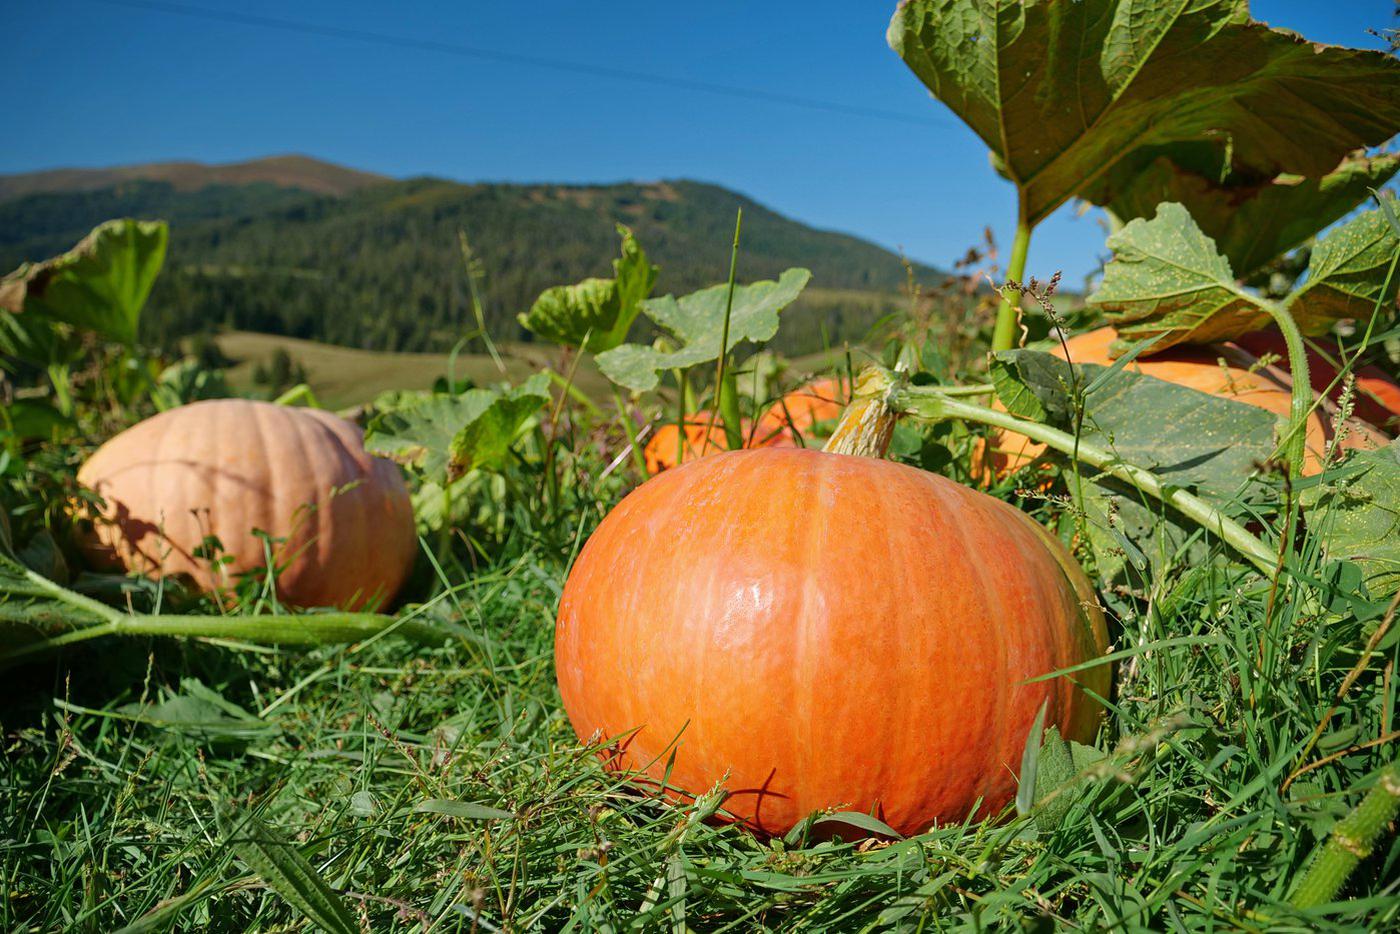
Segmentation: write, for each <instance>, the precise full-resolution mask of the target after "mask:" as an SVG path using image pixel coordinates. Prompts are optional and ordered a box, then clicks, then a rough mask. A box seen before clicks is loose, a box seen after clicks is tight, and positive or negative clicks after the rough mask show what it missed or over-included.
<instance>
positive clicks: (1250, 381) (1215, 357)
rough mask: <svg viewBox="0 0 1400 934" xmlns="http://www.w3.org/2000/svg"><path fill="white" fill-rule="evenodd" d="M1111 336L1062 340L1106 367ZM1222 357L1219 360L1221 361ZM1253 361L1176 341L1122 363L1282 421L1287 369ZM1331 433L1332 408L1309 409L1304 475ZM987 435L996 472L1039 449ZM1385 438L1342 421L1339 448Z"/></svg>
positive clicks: (1106, 330)
mask: <svg viewBox="0 0 1400 934" xmlns="http://www.w3.org/2000/svg"><path fill="white" fill-rule="evenodd" d="M1117 337H1118V333H1117V331H1115V330H1114V329H1113V328H1112V327H1102V328H1098V329H1097V330H1093V331H1087V332H1085V333H1083V334H1079V335H1076V336H1075V337H1072V338H1070V339H1069V340H1068V341H1066V342H1065V343H1066V345H1067V346H1068V348H1069V355H1070V359H1071V360H1072V361H1073V362H1075V363H1097V364H1100V365H1102V366H1108V365H1110V364H1112V363H1113V358H1112V357H1110V356H1109V345H1110V344H1112V343H1113V341H1114V340H1116V339H1117ZM1051 353H1053V354H1054V355H1055V356H1057V357H1059V358H1061V359H1064V357H1065V348H1064V347H1063V346H1057V347H1054V348H1052V349H1051ZM1222 360H1224V365H1222V364H1221V361H1222ZM1258 362H1259V361H1258V359H1257V358H1255V357H1254V356H1253V355H1251V354H1249V353H1248V352H1247V351H1245V350H1244V349H1242V348H1240V347H1237V346H1234V345H1232V344H1211V345H1207V346H1189V345H1177V346H1175V347H1172V348H1170V349H1169V350H1166V351H1164V352H1162V353H1159V354H1153V355H1152V356H1150V357H1138V358H1136V359H1135V360H1133V361H1132V362H1131V363H1129V364H1128V365H1127V369H1129V370H1131V371H1133V372H1135V373H1141V374H1143V375H1144V376H1151V377H1155V378H1156V379H1160V380H1164V381H1166V382H1169V383H1176V384H1177V385H1178V386H1186V387H1188V388H1190V389H1195V390H1197V391H1199V392H1204V393H1209V394H1210V395H1213V396H1220V397H1221V398H1225V399H1232V400H1234V401H1235V402H1244V403H1247V404H1249V405H1253V406H1257V407H1258V408H1261V409H1266V410H1268V411H1270V412H1272V413H1274V414H1275V415H1277V416H1279V417H1280V418H1281V419H1284V420H1286V419H1287V418H1288V416H1289V412H1290V409H1291V406H1292V402H1293V396H1292V390H1291V388H1290V387H1291V383H1290V382H1289V379H1288V374H1287V372H1286V371H1284V370H1281V369H1279V368H1278V367H1272V366H1271V367H1262V368H1259V369H1254V370H1251V369H1250V367H1251V366H1254V365H1256V364H1257V363H1258ZM1333 435H1334V432H1333V430H1332V413H1331V412H1329V411H1326V410H1325V409H1324V408H1322V407H1319V408H1317V409H1315V410H1314V411H1313V413H1312V415H1311V416H1310V417H1309V418H1308V426H1307V431H1306V440H1305V444H1306V452H1305V455H1304V462H1303V474H1304V475H1306V476H1311V475H1313V474H1317V473H1321V472H1322V469H1323V466H1324V465H1323V458H1324V457H1325V455H1326V451H1327V445H1328V443H1329V442H1330V441H1331V440H1332V437H1333ZM993 437H994V439H995V440H994V442H993V446H994V450H993V452H992V456H991V458H990V463H989V464H988V466H990V467H991V468H992V469H993V470H995V471H996V473H997V475H999V476H1002V475H1005V474H1007V473H1009V472H1010V471H1012V470H1015V469H1016V468H1018V467H1020V466H1022V465H1023V464H1025V463H1028V462H1029V461H1031V460H1033V459H1034V458H1036V457H1039V456H1040V454H1041V453H1042V452H1043V451H1044V450H1045V448H1044V446H1043V445H1039V444H1036V443H1034V442H1032V441H1030V440H1029V439H1027V438H1025V437H1023V436H1021V435H1018V434H1014V433H1011V432H1001V433H998V434H996V435H994V436H993ZM1385 442H1386V439H1385V437H1384V436H1383V435H1382V434H1381V433H1380V432H1378V431H1377V430H1376V429H1375V428H1373V427H1371V426H1370V425H1368V424H1366V423H1365V422H1362V421H1360V420H1358V419H1353V420H1352V421H1351V422H1349V423H1348V430H1347V433H1346V435H1345V436H1344V437H1343V439H1342V444H1341V447H1342V448H1343V449H1363V450H1365V449H1370V448H1375V447H1379V446H1381V445H1383V444H1385Z"/></svg>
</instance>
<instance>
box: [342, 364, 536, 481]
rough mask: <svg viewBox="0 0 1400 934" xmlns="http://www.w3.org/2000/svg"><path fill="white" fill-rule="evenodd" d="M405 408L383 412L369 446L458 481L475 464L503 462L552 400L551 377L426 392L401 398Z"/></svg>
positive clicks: (370, 432) (372, 428)
mask: <svg viewBox="0 0 1400 934" xmlns="http://www.w3.org/2000/svg"><path fill="white" fill-rule="evenodd" d="M400 398H401V404H400V406H399V407H396V408H390V409H388V410H387V411H385V412H382V413H381V414H379V415H377V416H376V417H375V418H374V419H373V420H372V421H371V422H370V424H369V427H368V429H367V430H366V432H365V448H366V449H367V450H369V451H372V452H373V453H375V454H382V455H384V456H385V457H390V458H393V459H394V460H396V461H398V462H399V463H401V464H406V465H409V466H412V467H416V468H418V469H419V470H421V471H423V473H424V474H425V475H426V476H427V477H429V478H430V479H439V478H444V477H445V478H446V479H448V480H454V479H456V478H457V477H460V476H461V475H462V474H464V473H466V472H467V471H468V470H471V469H472V468H474V467H476V468H481V469H491V468H493V467H495V466H497V465H498V464H499V463H500V461H501V459H502V458H503V457H504V456H505V454H506V452H507V451H508V450H509V449H510V445H511V442H513V441H514V440H515V437H516V435H517V434H518V433H519V431H520V429H521V427H522V426H523V425H524V424H525V421H526V420H527V419H528V418H529V417H530V416H531V415H533V414H535V412H537V411H539V409H540V408H541V407H542V406H543V405H544V404H545V403H547V402H548V401H549V398H550V396H549V376H548V375H547V374H545V373H536V374H535V375H534V376H532V377H530V378H529V379H528V380H526V381H525V382H524V383H522V384H520V385H519V386H517V387H515V388H513V389H509V390H506V391H504V392H497V391H495V390H492V389H471V390H468V391H467V392H464V393H462V394H460V395H455V396H453V395H443V394H429V393H423V394H422V395H420V396H419V397H417V398H416V399H415V398H413V397H400Z"/></svg>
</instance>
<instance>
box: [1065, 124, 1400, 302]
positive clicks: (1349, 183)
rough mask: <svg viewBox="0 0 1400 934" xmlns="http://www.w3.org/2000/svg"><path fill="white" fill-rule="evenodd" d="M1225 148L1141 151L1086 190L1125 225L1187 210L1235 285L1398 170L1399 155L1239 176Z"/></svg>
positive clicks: (1199, 145)
mask: <svg viewBox="0 0 1400 934" xmlns="http://www.w3.org/2000/svg"><path fill="white" fill-rule="evenodd" d="M1228 159H1229V155H1228V147H1227V146H1225V145H1223V143H1221V142H1217V141H1207V140H1199V141H1192V142H1185V143H1173V144H1170V145H1166V146H1148V147H1142V148H1140V149H1138V150H1137V151H1136V152H1134V153H1133V154H1132V155H1131V156H1129V157H1128V158H1126V159H1123V160H1121V161H1120V162H1119V163H1118V164H1117V165H1115V166H1114V167H1113V168H1112V169H1111V170H1110V171H1108V172H1106V173H1105V174H1104V175H1102V176H1101V177H1100V178H1098V179H1097V180H1096V181H1095V182H1094V183H1093V184H1092V186H1091V187H1089V188H1087V189H1086V190H1085V191H1084V195H1085V197H1086V198H1087V199H1088V200H1090V201H1092V202H1093V203H1095V204H1099V205H1102V206H1104V207H1105V208H1107V209H1108V210H1109V211H1110V212H1111V213H1112V214H1113V215H1114V216H1115V217H1117V218H1119V219H1120V220H1122V221H1130V220H1132V219H1134V218H1138V217H1151V216H1152V215H1153V214H1154V213H1155V212H1156V210H1157V205H1159V204H1161V203H1162V202H1164V201H1173V202H1177V203H1179V204H1182V205H1184V206H1185V207H1186V209H1187V211H1188V212H1189V213H1190V215H1191V217H1192V218H1193V219H1194V220H1195V221H1196V223H1197V225H1198V226H1200V228H1201V230H1202V231H1203V232H1204V233H1205V234H1206V235H1207V236H1208V237H1210V238H1211V239H1212V240H1214V241H1215V245H1216V248H1217V249H1218V250H1219V251H1220V252H1221V253H1223V254H1224V255H1225V258H1226V259H1228V260H1229V261H1230V266H1231V268H1232V269H1233V270H1234V272H1235V274H1236V275H1237V276H1239V277H1240V278H1248V277H1249V275H1250V274H1252V273H1253V272H1255V271H1256V270H1258V269H1259V268H1260V267H1262V266H1264V265H1265V264H1267V263H1268V262H1269V261H1271V260H1273V259H1275V258H1276V257H1278V256H1280V255H1282V254H1283V253H1285V252H1287V251H1288V250H1291V249H1293V248H1294V247H1296V246H1298V245H1300V244H1302V243H1303V242H1304V241H1306V240H1308V239H1309V238H1310V237H1312V236H1314V235H1315V234H1316V233H1317V232H1318V231H1320V230H1322V229H1323V228H1325V227H1327V226H1328V225H1329V224H1331V223H1333V222H1334V221H1337V220H1339V219H1341V218H1342V217H1344V216H1345V215H1346V214H1347V212H1349V211H1351V210H1352V209H1353V208H1355V207H1356V206H1357V205H1359V204H1361V203H1362V202H1363V201H1365V200H1366V198H1367V197H1368V196H1369V194H1370V190H1371V189H1373V188H1377V187H1379V186H1381V185H1383V184H1385V183H1386V182H1387V181H1388V180H1389V179H1390V178H1391V176H1393V175H1394V174H1395V173H1396V171H1397V170H1400V156H1395V155H1390V154H1381V155H1377V156H1365V155H1358V154H1351V155H1348V156H1347V157H1346V158H1344V159H1343V160H1342V162H1341V164H1339V165H1338V166H1337V167H1336V168H1334V169H1333V170H1332V171H1330V172H1328V173H1327V174H1326V175H1322V176H1320V177H1316V178H1308V177H1305V176H1302V175H1288V174H1284V175H1277V176H1273V177H1267V178H1261V177H1256V176H1252V175H1249V174H1246V173H1241V172H1238V171H1236V170H1235V169H1234V167H1233V166H1231V165H1230V164H1229V162H1228Z"/></svg>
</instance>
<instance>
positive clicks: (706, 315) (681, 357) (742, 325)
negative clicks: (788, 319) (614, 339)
mask: <svg viewBox="0 0 1400 934" xmlns="http://www.w3.org/2000/svg"><path fill="white" fill-rule="evenodd" d="M811 278H812V274H811V273H810V272H808V271H807V270H806V269H789V270H787V271H785V272H784V273H783V274H782V275H781V276H779V277H778V281H776V282H774V281H772V280H771V279H765V280H763V281H761V282H754V283H752V284H750V285H741V286H736V287H735V289H734V304H733V308H732V310H731V313H730V319H729V343H728V344H727V345H726V346H725V348H724V352H726V353H727V352H728V351H730V350H733V349H734V348H735V347H736V346H738V345H739V344H740V343H741V342H743V341H754V342H757V343H761V342H763V341H766V340H769V339H771V338H772V337H773V335H774V334H776V333H777V332H778V313H779V312H781V311H782V310H783V309H784V308H786V307H787V306H788V305H791V304H792V302H793V301H794V300H795V299H796V298H797V296H798V295H800V294H801V293H802V290H803V289H804V288H805V287H806V285H807V282H808V280H810V279H811ZM728 297H729V286H728V285H715V286H711V287H710V288H708V289H701V290H700V291H699V292H692V293H691V294H689V295H686V296H683V297H681V298H679V299H677V298H676V297H675V296H673V295H666V296H663V297H661V298H654V299H651V300H650V301H648V302H646V303H644V305H643V308H644V310H645V311H646V313H647V316H648V317H649V318H651V319H652V320H653V321H655V322H656V323H657V324H659V325H660V326H661V327H663V328H665V329H666V331H667V332H669V333H670V334H671V335H672V336H673V337H674V338H675V339H676V341H678V342H679V343H680V347H679V349H677V350H672V351H666V350H661V349H659V348H657V347H644V346H642V345H640V344H623V345H622V346H620V347H616V348H614V349H612V350H609V351H608V352H607V353H604V354H599V356H598V368H599V369H600V370H602V371H603V374H604V375H605V376H607V377H608V379H610V380H612V381H613V382H615V383H620V384H621V385H623V386H626V387H627V388H628V389H631V390H633V391H635V392H647V391H649V390H652V389H655V388H656V385H657V383H658V382H659V381H660V377H659V375H658V374H659V373H660V372H661V371H663V370H671V369H685V368H687V367H692V366H695V365H697V364H700V363H705V362H708V361H711V360H718V359H719V355H720V352H721V351H720V343H721V341H722V340H723V338H722V335H723V332H724V315H725V308H726V305H727V302H728Z"/></svg>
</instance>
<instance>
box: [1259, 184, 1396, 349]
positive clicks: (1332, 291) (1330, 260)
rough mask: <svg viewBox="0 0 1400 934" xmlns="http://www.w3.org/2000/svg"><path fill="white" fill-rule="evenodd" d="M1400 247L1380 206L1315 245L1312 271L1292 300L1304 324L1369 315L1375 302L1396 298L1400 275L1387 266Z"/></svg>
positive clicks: (1321, 324) (1317, 326) (1317, 328)
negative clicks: (1391, 274)
mask: <svg viewBox="0 0 1400 934" xmlns="http://www.w3.org/2000/svg"><path fill="white" fill-rule="evenodd" d="M1397 250H1400V236H1397V235H1396V232H1395V229H1394V228H1393V227H1391V225H1390V224H1389V223H1387V222H1386V219H1385V217H1384V215H1383V214H1382V213H1381V212H1380V211H1379V210H1375V211H1367V212H1366V213H1364V214H1360V215H1358V216H1357V217H1355V218H1354V219H1352V220H1350V221H1348V222H1347V223H1345V224H1343V225H1342V226H1341V227H1338V228H1337V229H1336V230H1334V231H1332V232H1331V233H1329V234H1328V235H1327V236H1325V237H1323V238H1322V239H1321V240H1320V241H1319V242H1318V244H1317V246H1315V247H1313V251H1312V257H1311V258H1310V260H1309V262H1308V275H1307V279H1306V280H1304V282H1303V284H1302V286H1300V287H1299V288H1298V289H1297V290H1295V291H1294V293H1293V294H1292V295H1290V296H1289V297H1288V299H1287V305H1288V310H1289V311H1290V312H1292V313H1293V317H1294V318H1295V319H1297V321H1298V323H1299V325H1300V326H1302V327H1303V328H1304V330H1309V327H1308V325H1309V323H1313V324H1314V325H1315V326H1314V327H1313V328H1312V329H1311V330H1315V331H1320V330H1322V329H1324V328H1325V327H1326V326H1327V325H1330V324H1331V323H1332V322H1333V321H1336V320H1340V319H1342V318H1361V319H1366V318H1369V317H1370V316H1371V312H1372V311H1374V310H1375V307H1376V303H1377V302H1381V303H1386V302H1391V301H1394V299H1395V291H1396V288H1397V287H1400V276H1394V277H1391V281H1390V283H1389V286H1390V287H1389V290H1387V291H1383V290H1384V289H1385V287H1386V271H1387V269H1388V268H1389V266H1390V263H1391V261H1392V260H1393V259H1394V258H1395V253H1396V251H1397Z"/></svg>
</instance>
